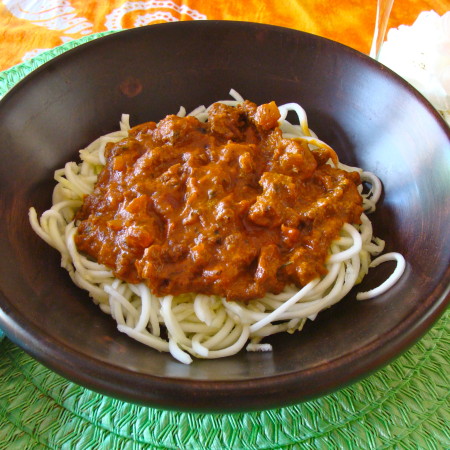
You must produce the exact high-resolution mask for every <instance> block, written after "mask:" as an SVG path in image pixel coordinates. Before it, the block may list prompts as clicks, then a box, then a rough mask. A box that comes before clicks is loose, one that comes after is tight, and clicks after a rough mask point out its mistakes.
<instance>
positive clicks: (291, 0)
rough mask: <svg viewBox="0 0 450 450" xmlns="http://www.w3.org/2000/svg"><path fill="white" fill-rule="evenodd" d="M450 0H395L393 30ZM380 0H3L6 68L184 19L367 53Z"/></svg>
mask: <svg viewBox="0 0 450 450" xmlns="http://www.w3.org/2000/svg"><path fill="white" fill-rule="evenodd" d="M449 9H450V1H449V0H415V1H410V0H395V1H394V6H393V8H392V14H391V17H390V22H389V26H388V28H392V27H398V26H399V25H400V24H406V25H411V24H412V23H413V22H414V20H415V19H416V17H417V16H418V14H419V13H420V12H421V11H428V10H435V11H436V12H437V13H438V14H443V13H445V12H446V11H447V10H449ZM375 15H376V0H366V1H360V0H339V1H336V0H234V1H229V0H147V1H138V0H111V1H103V0H1V2H0V71H1V70H5V69H7V68H9V67H11V66H13V65H15V64H18V63H20V62H22V61H25V60H27V59H29V58H31V57H33V56H35V55H37V54H38V53H40V52H42V51H44V50H47V49H49V48H53V47H56V46H58V45H60V44H62V43H65V42H67V41H70V40H73V39H78V38H80V37H82V36H85V35H88V34H92V33H97V32H100V31H106V30H118V29H125V28H134V27H139V26H143V25H149V24H153V23H159V22H172V21H178V20H202V19H203V20H204V19H210V20H218V19H225V20H246V21H252V22H261V23H269V24H272V25H280V26H286V27H290V28H295V29H298V30H303V31H307V32H310V33H314V34H317V35H320V36H324V37H327V38H330V39H333V40H336V41H338V42H341V43H343V44H346V45H349V46H351V47H353V48H355V49H357V50H360V51H362V52H364V53H368V52H369V49H370V44H371V38H372V33H373V28H374V23H375Z"/></svg>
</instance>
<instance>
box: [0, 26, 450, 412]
mask: <svg viewBox="0 0 450 450" xmlns="http://www.w3.org/2000/svg"><path fill="white" fill-rule="evenodd" d="M230 88H234V89H236V90H237V91H238V92H240V93H241V94H242V95H243V96H244V97H245V98H247V99H249V100H252V101H254V102H256V103H258V104H260V103H264V102H269V101H271V100H275V101H276V102H277V104H279V105H281V104H283V103H286V102H298V103H300V104H301V105H302V106H303V107H304V108H305V110H306V112H307V114H308V119H309V123H310V127H311V128H312V129H313V130H314V131H315V132H316V133H317V134H318V135H319V137H320V138H321V139H322V140H324V141H326V142H328V143H329V144H331V145H332V146H333V147H334V148H335V150H336V151H337V153H338V155H339V157H340V159H341V161H343V162H345V163H347V164H352V165H358V166H360V167H363V168H364V169H366V170H369V171H372V172H374V173H375V174H377V175H378V176H379V177H380V178H381V180H382V183H383V186H384V194H383V197H382V200H381V201H380V203H379V206H378V209H377V211H376V212H375V213H374V214H372V216H371V220H372V222H373V223H374V234H375V235H376V236H379V237H381V238H382V239H384V240H386V251H398V252H401V253H402V254H403V255H404V256H405V258H406V260H407V269H406V273H405V274H404V276H403V277H402V278H401V280H400V281H399V282H398V283H397V284H396V285H395V286H394V287H393V288H392V289H390V290H389V291H388V292H387V293H385V294H384V295H381V296H380V297H378V298H376V299H373V300H369V301H365V302H357V301H356V300H355V292H354V291H352V292H351V293H350V294H349V295H348V296H347V298H346V299H344V300H343V301H342V302H341V303H339V304H338V305H335V306H334V307H333V308H331V309H329V310H327V311H324V312H323V313H321V314H320V315H319V316H318V317H317V319H316V320H315V321H314V322H308V324H307V325H306V327H305V329H304V331H303V332H301V333H298V334H295V335H280V336H276V337H273V338H271V339H270V342H272V343H273V346H274V351H273V352H271V353H257V354H252V353H245V352H241V353H240V354H238V355H236V356H233V357H230V358H226V359H222V360H215V361H208V360H205V361H199V360H197V361H195V362H194V363H193V364H192V365H190V366H185V365H183V364H181V363H178V362H176V361H174V360H173V359H172V358H171V356H170V355H167V354H161V353H158V352H157V351H154V350H150V349H148V348H146V347H144V346H143V345H141V344H139V343H137V342H134V341H132V340H131V339H129V338H128V337H126V336H124V335H122V334H120V333H119V332H118V331H117V330H116V328H115V324H114V322H113V320H112V319H111V318H109V317H108V316H106V315H104V314H102V313H101V311H100V310H99V309H98V308H97V307H96V306H95V305H94V304H93V303H92V302H91V301H90V299H89V297H88V295H87V294H86V293H84V292H83V291H81V290H79V289H78V288H76V287H75V286H73V285H72V283H71V281H70V279H69V276H68V274H67V273H66V272H65V271H64V270H63V269H61V268H60V259H59V255H58V254H57V253H56V251H54V250H52V249H51V248H49V247H48V246H47V245H46V244H45V243H44V242H42V241H41V240H40V239H39V238H38V237H37V236H36V235H35V234H34V232H33V231H32V229H31V227H30V226H29V223H28V217H27V211H28V208H29V207H30V206H35V207H36V208H37V209H38V212H42V211H43V210H44V209H45V208H48V207H49V205H50V202H51V192H52V189H53V185H54V182H53V171H54V170H55V169H56V168H60V167H63V165H64V164H65V163H66V162H67V161H74V160H77V157H78V150H79V149H80V148H83V147H84V146H86V145H87V144H88V143H89V142H90V141H92V140H93V139H95V138H96V137H98V136H100V135H102V134H105V133H107V132H110V131H113V130H115V129H117V128H118V122H119V119H120V115H121V114H122V113H129V114H130V115H131V122H132V124H133V125H135V124H138V123H141V122H144V121H148V120H154V121H158V120H160V119H161V118H163V117H164V116H165V115H167V114H171V113H176V112H177V111H178V109H179V107H180V106H181V105H183V106H185V107H186V109H187V110H189V109H193V108H194V107H196V106H198V105H200V104H205V105H208V104H210V103H211V102H213V101H215V100H219V99H223V98H227V97H228V91H229V90H230ZM0 148H1V151H2V154H3V155H4V160H3V163H2V164H1V168H0V170H1V180H2V188H1V193H0V195H1V212H0V214H1V215H2V220H1V221H0V228H1V229H0V239H1V246H0V252H1V257H0V267H1V272H0V286H1V296H0V326H2V327H3V328H4V329H5V331H6V332H7V334H8V336H9V337H10V338H11V339H13V340H14V341H15V342H16V343H17V344H19V345H21V346H22V347H23V348H24V349H25V350H27V351H28V352H30V353H31V354H33V355H34V356H35V357H36V358H38V359H39V360H41V361H42V362H43V363H44V364H46V365H48V366H50V367H51V368H53V369H54V370H56V371H58V372H59V373H61V374H63V375H64V376H66V377H68V378H70V379H72V380H74V381H76V382H78V383H81V384H84V385H86V386H88V387H91V388H93V389H96V390H99V391H101V392H105V393H108V394H110V395H114V396H117V397H120V398H124V399H127V400H131V401H138V402H142V403H146V404H150V405H155V406H163V407H169V408H180V409H192V410H200V409H206V410H237V409H254V408H263V407H272V406H278V405H282V404H288V403H292V402H295V401H299V400H303V399H306V398H311V397H313V396H317V395H320V394H323V393H325V392H328V391H330V390H332V389H335V388H338V387H340V386H343V385H344V384H346V383H349V382H351V381H354V380H356V379H357V378H359V377H361V376H363V375H365V374H367V373H369V372H371V371H373V370H375V369H377V368H378V367H380V366H382V365H383V364H386V363H387V362H388V361H389V360H390V359H392V358H393V357H394V356H396V355H398V354H399V352H401V351H402V350H404V349H405V348H407V347H408V346H409V345H410V344H411V343H412V342H414V340H415V339H417V338H418V337H420V335H421V334H423V333H424V332H425V330H426V329H427V328H428V327H429V326H430V325H431V324H432V323H433V321H434V320H436V318H437V317H438V316H439V314H440V313H441V312H442V311H443V308H444V306H445V303H446V302H447V300H448V286H449V279H450V276H449V268H448V266H449V260H450V241H449V240H448V224H449V223H450V203H449V196H448V193H449V191H450V189H449V188H450V139H449V129H448V127H446V125H445V123H444V122H443V121H442V120H440V119H439V117H438V115H437V114H436V113H435V112H434V110H433V109H432V108H431V107H430V105H429V104H428V103H426V102H425V101H424V100H423V99H422V98H421V96H420V95H418V94H417V93H416V92H415V91H414V90H413V89H412V88H410V87H409V86H408V85H406V84H405V83H404V82H402V81H401V80H400V79H399V78H398V77H397V76H395V75H393V74H392V73H391V72H390V71H389V70H387V69H386V68H384V67H383V66H381V65H380V64H378V63H376V62H374V61H372V60H370V59H369V58H367V57H365V56H364V55H361V54H359V53H358V52H356V51H353V50H351V49H349V48H347V47H344V46H342V45H340V44H337V43H334V42H332V41H329V40H326V39H323V38H319V37H316V36H312V35H308V34H305V33H301V32H297V31H293V30H288V29H281V28H277V27H271V26H265V25H257V24H246V23H232V22H195V23H194V22H186V23H177V24H164V25H156V26H151V27H144V28H140V29H135V30H130V31H125V32H121V33H118V34H115V35H111V36H107V37H105V38H101V39H98V40H96V41H93V42H90V43H88V44H85V45H83V46H81V47H78V48H76V49H74V50H72V51H69V52H67V53H66V54H64V55H62V56H60V57H58V58H56V59H55V60H53V61H51V62H49V63H47V64H46V65H44V66H43V67H41V68H40V69H38V70H37V71H35V72H34V73H33V74H31V75H30V76H29V77H27V78H26V79H25V80H24V81H23V82H21V83H20V84H19V85H18V86H17V87H16V88H14V89H13V90H12V91H11V92H10V93H9V94H8V95H7V96H5V98H4V99H3V100H2V102H1V103H0ZM390 270H392V266H390V265H389V264H386V265H383V266H381V267H380V268H379V269H377V270H373V271H372V272H371V274H370V276H369V277H367V278H366V280H365V281H364V282H363V283H362V285H361V286H360V290H366V289H369V288H370V287H371V286H374V285H376V284H377V283H379V282H380V281H381V280H382V279H383V278H384V277H385V276H386V274H388V273H389V271H390ZM262 388H264V389H265V391H264V392H265V395H264V396H262V395H261V392H262V391H261V389H262Z"/></svg>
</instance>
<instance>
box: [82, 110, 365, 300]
mask: <svg viewBox="0 0 450 450" xmlns="http://www.w3.org/2000/svg"><path fill="white" fill-rule="evenodd" d="M279 117H280V114H279V111H278V108H277V106H276V105H275V103H274V102H272V103H269V104H265V105H261V106H259V107H257V106H256V105H255V104H253V103H251V102H248V101H246V102H245V103H243V104H242V105H240V106H237V107H231V106H225V105H223V104H219V103H217V104H214V105H213V106H212V108H211V110H210V114H209V119H208V122H207V123H202V122H200V121H198V120H197V119H196V118H194V117H184V118H180V117H177V116H173V115H172V116H167V117H166V118H165V119H163V120H161V121H160V122H159V123H154V122H148V123H144V124H142V125H139V126H137V127H134V128H132V129H131V130H130V132H129V137H128V138H126V139H124V140H122V141H120V142H119V143H116V144H109V145H108V146H107V148H106V160H107V162H106V165H105V167H104V168H103V170H102V172H101V173H100V175H99V177H98V181H97V184H96V186H95V189H94V192H93V193H92V194H91V195H88V196H86V197H85V200H84V204H83V206H82V207H81V208H80V210H79V211H78V214H77V217H76V219H77V220H78V222H79V226H78V232H77V235H76V238H75V241H76V245H77V247H78V249H79V250H80V251H82V252H85V253H87V254H88V255H91V256H92V257H93V258H95V259H96V260H97V261H98V262H100V263H103V264H105V265H106V266H108V267H110V268H111V269H112V270H113V271H114V274H115V275H116V276H117V277H118V278H120V279H122V280H126V281H129V282H132V283H137V282H142V281H144V282H145V283H147V285H148V286H149V287H150V288H151V290H152V292H154V293H155V294H157V295H165V294H173V295H176V294H181V293H188V292H195V293H204V294H213V295H214V294H216V295H221V296H224V297H226V298H227V299H229V300H242V301H247V300H249V299H253V298H258V297H262V296H264V294H265V293H266V292H273V293H278V292H280V291H282V290H283V288H284V286H285V285H286V284H290V283H294V284H296V285H297V286H303V285H305V284H306V283H308V282H309V281H311V280H313V279H314V278H316V277H318V276H322V275H324V274H325V273H326V266H325V263H326V259H327V256H328V253H329V248H330V244H331V242H332V241H333V240H334V239H336V238H337V237H338V236H339V231H340V230H341V228H342V226H343V224H344V223H345V222H348V223H359V221H360V215H361V213H362V199H361V196H360V194H359V193H358V191H357V185H358V184H359V183H360V179H359V175H358V173H356V172H352V173H348V172H345V171H342V170H339V169H336V168H334V167H331V166H330V165H328V164H325V162H326V161H327V160H328V159H329V158H330V157H331V158H334V159H335V155H334V154H331V152H329V151H326V150H314V151H310V150H309V148H308V147H307V145H306V144H304V143H302V142H301V141H300V140H298V139H284V138H283V137H282V133H281V130H280V129H279V128H278V119H279Z"/></svg>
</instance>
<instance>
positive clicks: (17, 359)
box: [0, 33, 450, 450]
mask: <svg viewBox="0 0 450 450" xmlns="http://www.w3.org/2000/svg"><path fill="white" fill-rule="evenodd" d="M103 34H104V33H103ZM98 36H99V35H93V36H88V37H85V38H83V39H80V40H78V41H71V42H69V43H67V44H64V45H62V46H60V47H57V48H55V49H52V50H50V51H47V52H45V53H43V54H40V55H38V56H37V57H35V58H33V59H31V60H30V61H27V62H25V63H22V64H19V65H17V66H14V67H12V68H11V69H8V70H6V71H4V72H2V73H0V96H2V95H4V94H5V93H6V92H7V91H8V90H9V89H10V88H11V87H12V86H13V85H14V84H15V83H17V82H18V81H19V80H20V79H21V78H23V77H24V76H25V75H27V74H28V73H30V72H31V71H32V70H34V69H35V68H36V67H38V66H39V65H41V64H43V63H44V62H46V61H48V60H50V59H51V58H53V57H55V56H57V55H59V54H61V53H63V52H64V51H66V50H68V49H70V48H73V47H75V46H76V45H79V44H82V43H84V42H87V41H89V40H91V39H94V38H96V37H98ZM449 329H450V311H447V312H446V313H445V314H444V316H443V317H441V319H440V320H439V321H438V322H437V323H436V325H435V326H434V327H433V328H432V329H431V330H430V331H429V332H428V333H427V334H426V335H425V336H424V337H423V338H422V339H421V340H420V341H419V342H418V343H417V344H416V345H414V346H413V347H412V348H411V349H410V350H409V351H407V352H406V353H404V354H403V355H402V356H400V357H399V358H398V359H397V360H396V361H394V362H393V363H391V364H390V365H389V366H387V367H385V368H384V369H382V370H379V371H378V372H376V373H375V374H373V375H371V376H370V377H368V378H366V379H365V380H363V381H360V382H358V383H355V384H353V385H352V386H350V387H347V388H345V389H342V390H340V391H339V392H336V393H333V394H330V395H327V396H325V397H322V398H319V399H317V400H314V401H309V402H306V403H302V404H299V405H295V406H291V407H286V408H280V409H274V410H268V411H261V412H252V413H237V414H197V413H181V412H173V411H163V410H157V409H152V408H147V407H143V406H137V405H133V404H129V403H126V402H123V401H119V400H115V399H112V398H110V397H106V396H103V395H101V394H97V393H95V392H92V391H90V390H89V389H85V388H83V387H80V386H78V385H76V384H74V383H71V382H69V381H67V380H66V379H64V378H62V377H61V376H59V375H57V374H55V373H53V372H52V371H50V370H49V369H47V368H45V367H44V366H42V365H41V364H39V363H38V362H37V361H35V360H34V359H33V358H31V357H30V356H29V355H27V354H26V353H24V352H23V351H22V350H20V349H19V348H18V347H16V346H15V345H14V344H12V343H11V342H10V341H9V340H8V339H6V338H4V339H2V337H1V332H0V340H1V342H0V383H1V385H0V449H8V450H14V449H20V450H23V449H39V448H52V449H141V448H145V449H147V448H148V449H166V448H169V449H179V448H182V449H274V448H277V449H281V448H282V449H296V448H302V449H303V448H305V449H316V448H319V449H332V448H344V449H347V448H349V449H352V448H355V449H367V448H369V449H373V448H376V449H382V448H405V449H410V448H423V449H444V448H447V449H448V448H450V432H449V427H448V424H449V423H450V408H449V406H450V401H449V400H450V396H449V385H450V383H449V381H450V380H449V372H450V370H449V369H450V356H449V351H448V349H449V340H450V339H449Z"/></svg>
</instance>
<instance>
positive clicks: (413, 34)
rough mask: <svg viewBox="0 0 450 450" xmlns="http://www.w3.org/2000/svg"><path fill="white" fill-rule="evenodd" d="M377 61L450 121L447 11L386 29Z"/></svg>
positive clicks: (449, 21)
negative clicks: (414, 89) (404, 81)
mask: <svg viewBox="0 0 450 450" xmlns="http://www.w3.org/2000/svg"><path fill="white" fill-rule="evenodd" d="M379 61H380V62H381V63H383V64H384V65H385V66H387V67H389V68H390V69H392V70H393V71H394V72H397V73H398V74H399V75H400V76H401V77H403V78H404V79H405V80H406V81H408V82H409V83H410V84H412V85H413V86H414V87H415V88H416V89H417V90H418V91H419V92H421V93H422V94H423V95H424V97H426V98H427V99H428V100H429V101H430V103H432V105H433V106H434V107H435V108H436V109H437V110H438V111H439V112H440V113H441V115H442V116H443V117H444V119H445V120H446V121H447V123H449V124H450V11H449V12H446V13H445V14H444V15H443V16H439V14H437V13H436V12H434V11H426V12H422V13H420V14H419V16H418V17H417V19H416V21H415V22H414V23H413V25H411V26H406V25H401V26H399V27H398V28H392V29H391V30H389V32H388V35H387V39H386V42H385V43H384V44H383V46H382V48H381V53H380V57H379Z"/></svg>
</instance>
